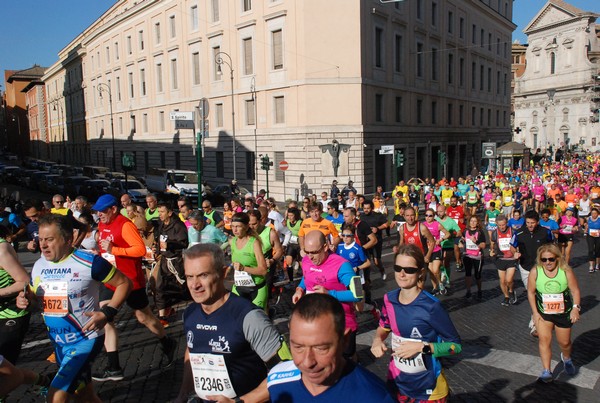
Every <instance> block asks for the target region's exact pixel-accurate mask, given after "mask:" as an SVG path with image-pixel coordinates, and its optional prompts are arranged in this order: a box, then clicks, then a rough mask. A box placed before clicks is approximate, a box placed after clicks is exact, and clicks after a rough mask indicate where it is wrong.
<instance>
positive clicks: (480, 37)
mask: <svg viewBox="0 0 600 403" xmlns="http://www.w3.org/2000/svg"><path fill="white" fill-rule="evenodd" d="M484 36H485V30H484V29H483V28H482V29H481V33H480V35H479V46H480V47H482V48H483V45H484V43H483V41H484V40H485V39H484Z"/></svg>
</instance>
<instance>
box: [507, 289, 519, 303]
mask: <svg viewBox="0 0 600 403" xmlns="http://www.w3.org/2000/svg"><path fill="white" fill-rule="evenodd" d="M508 297H509V302H510V304H511V305H514V304H516V303H517V294H516V293H515V292H514V291H511V292H509V293H508Z"/></svg>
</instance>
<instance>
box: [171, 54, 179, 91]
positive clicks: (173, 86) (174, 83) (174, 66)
mask: <svg viewBox="0 0 600 403" xmlns="http://www.w3.org/2000/svg"><path fill="white" fill-rule="evenodd" d="M171 89H172V90H176V89H179V84H178V83H177V59H171Z"/></svg>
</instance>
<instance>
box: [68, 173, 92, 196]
mask: <svg viewBox="0 0 600 403" xmlns="http://www.w3.org/2000/svg"><path fill="white" fill-rule="evenodd" d="M88 180H90V178H88V177H87V176H67V177H66V178H65V188H64V195H65V196H66V195H68V196H69V197H70V198H71V199H74V198H76V197H77V196H79V194H80V191H81V187H82V186H83V184H84V183H85V181H88Z"/></svg>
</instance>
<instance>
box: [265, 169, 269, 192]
mask: <svg viewBox="0 0 600 403" xmlns="http://www.w3.org/2000/svg"><path fill="white" fill-rule="evenodd" d="M265 182H266V183H267V198H269V170H268V169H267V170H265Z"/></svg>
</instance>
